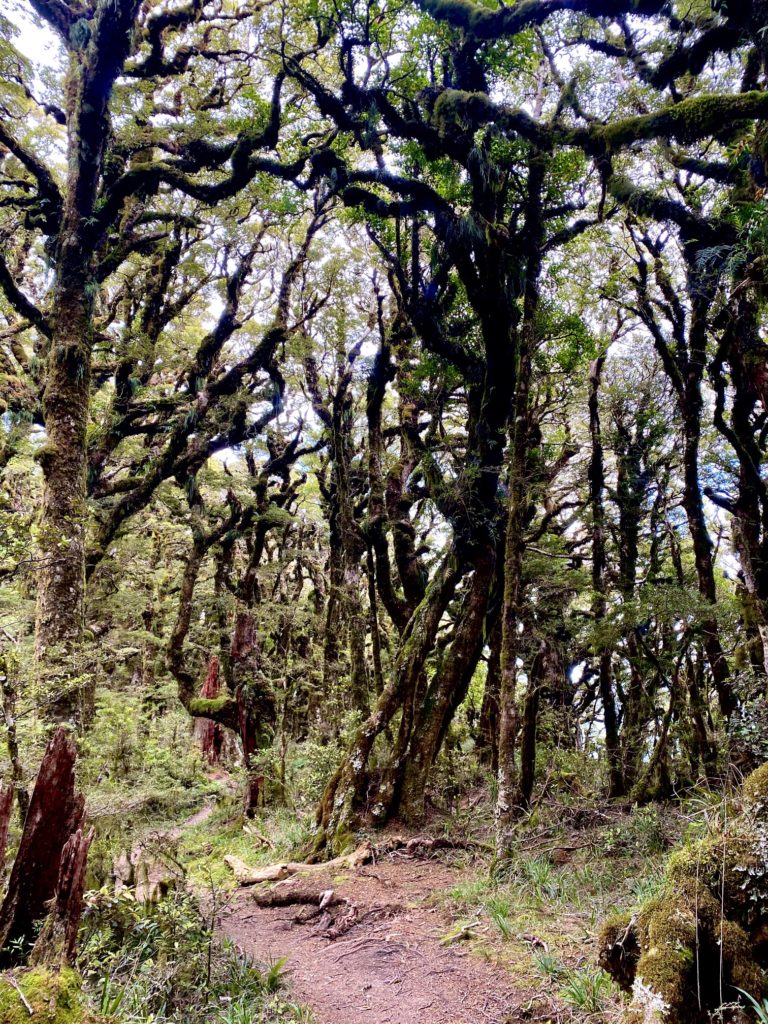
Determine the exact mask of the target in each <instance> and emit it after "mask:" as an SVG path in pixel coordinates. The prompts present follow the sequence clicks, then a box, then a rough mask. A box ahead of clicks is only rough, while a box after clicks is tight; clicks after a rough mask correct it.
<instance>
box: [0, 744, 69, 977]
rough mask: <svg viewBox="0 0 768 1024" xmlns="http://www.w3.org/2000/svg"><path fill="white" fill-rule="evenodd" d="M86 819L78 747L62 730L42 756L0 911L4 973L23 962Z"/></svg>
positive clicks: (0, 958)
mask: <svg viewBox="0 0 768 1024" xmlns="http://www.w3.org/2000/svg"><path fill="white" fill-rule="evenodd" d="M84 817H85V799H84V797H83V796H82V794H79V793H76V792H75V745H74V743H73V741H72V738H71V736H70V735H69V734H68V732H67V731H66V730H65V729H63V728H59V729H57V730H56V732H55V733H54V734H53V736H52V738H51V740H50V742H49V744H48V746H47V748H46V751H45V754H44V755H43V760H42V763H41V765H40V771H39V772H38V776H37V781H36V782H35V788H34V790H33V792H32V799H31V800H30V804H29V811H28V813H27V818H26V821H25V823H24V831H23V833H22V836H21V842H20V843H19V849H18V852H17V854H16V860H15V861H14V864H13V869H12V871H11V877H10V880H9V882H8V892H7V893H6V896H5V899H4V900H3V904H2V907H0V968H3V967H8V966H9V965H11V964H12V963H14V962H16V961H18V960H19V959H21V958H22V957H23V955H24V953H25V946H26V944H27V943H30V942H31V941H32V938H33V936H34V932H35V926H36V925H37V923H38V922H39V921H41V920H42V919H43V918H44V917H45V916H46V914H47V910H48V906H47V905H48V903H49V902H50V901H51V900H52V899H53V897H54V895H55V893H56V889H57V883H58V881H59V868H60V865H61V862H62V851H63V850H64V847H65V845H66V843H67V841H68V840H69V838H70V837H71V836H72V834H73V833H75V832H76V831H77V830H78V829H79V828H81V827H82V824H83V820H84Z"/></svg>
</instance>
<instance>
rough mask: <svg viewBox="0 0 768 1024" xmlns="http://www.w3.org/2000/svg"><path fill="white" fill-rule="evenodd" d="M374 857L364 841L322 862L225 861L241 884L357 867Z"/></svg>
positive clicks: (276, 880)
mask: <svg viewBox="0 0 768 1024" xmlns="http://www.w3.org/2000/svg"><path fill="white" fill-rule="evenodd" d="M373 857H374V850H373V847H372V846H371V844H370V843H367V842H366V843H363V844H362V845H361V846H358V848H357V849H356V850H355V851H354V852H353V853H350V854H347V855H345V856H343V857H335V858H334V859H333V860H328V861H325V862H324V863H321V864H305V863H303V862H301V861H286V862H284V863H282V864H268V865H267V866H266V867H263V868H252V867H249V866H248V865H247V864H246V863H245V861H243V860H241V859H240V858H239V857H233V856H226V857H225V858H224V863H225V864H226V865H227V867H229V868H231V870H232V872H233V874H234V876H235V878H236V879H237V881H238V882H239V883H240V885H257V884H258V883H259V882H281V881H283V880H284V879H286V878H290V876H291V875H297V874H312V873H317V872H320V871H326V870H328V868H330V869H334V868H357V867H360V865H361V864H367V863H368V862H369V861H370V860H372V859H373Z"/></svg>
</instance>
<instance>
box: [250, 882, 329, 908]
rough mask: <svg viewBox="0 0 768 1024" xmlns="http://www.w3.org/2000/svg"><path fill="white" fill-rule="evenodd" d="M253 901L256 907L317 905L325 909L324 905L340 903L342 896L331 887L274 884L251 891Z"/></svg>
mask: <svg viewBox="0 0 768 1024" xmlns="http://www.w3.org/2000/svg"><path fill="white" fill-rule="evenodd" d="M253 902H254V903H255V904H256V906H257V907H294V906H313V905H314V906H317V907H318V908H319V909H322V910H325V908H326V907H332V906H335V905H336V904H337V903H341V902H343V901H342V898H341V896H338V895H337V894H336V893H335V892H334V891H333V889H318V888H317V887H316V886H312V887H311V888H307V887H304V888H296V887H295V886H291V887H290V888H287V887H285V886H276V887H275V888H274V889H256V890H254V892H253Z"/></svg>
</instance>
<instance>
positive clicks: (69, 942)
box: [30, 828, 96, 965]
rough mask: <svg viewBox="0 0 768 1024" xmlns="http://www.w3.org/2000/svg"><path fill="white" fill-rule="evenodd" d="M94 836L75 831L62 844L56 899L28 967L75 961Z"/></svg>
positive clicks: (90, 832) (91, 833)
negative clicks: (89, 853)
mask: <svg viewBox="0 0 768 1024" xmlns="http://www.w3.org/2000/svg"><path fill="white" fill-rule="evenodd" d="M95 834H96V833H95V831H94V830H93V829H91V830H90V831H89V832H88V833H87V834H86V835H84V834H83V830H82V829H80V828H79V829H78V830H77V832H74V833H73V834H72V835H71V836H70V837H69V839H68V840H67V842H66V843H65V844H64V849H63V851H62V854H61V867H60V869H59V881H58V884H57V886H56V895H55V896H54V898H53V904H52V906H51V909H50V911H49V913H48V917H47V918H46V920H45V924H44V925H43V928H42V931H41V932H40V934H39V935H38V937H37V941H36V942H35V946H34V949H33V950H32V955H31V957H30V963H32V964H62V965H63V964H70V963H72V962H73V960H74V958H75V946H76V944H77V929H78V928H79V926H80V914H81V912H82V909H83V889H84V888H85V866H86V863H87V861H88V850H89V849H90V846H91V843H92V842H93V837H94V835H95Z"/></svg>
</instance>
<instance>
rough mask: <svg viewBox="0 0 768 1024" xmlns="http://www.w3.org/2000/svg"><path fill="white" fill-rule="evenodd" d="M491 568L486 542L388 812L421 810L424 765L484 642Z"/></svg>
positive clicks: (417, 813) (416, 815) (408, 815)
mask: <svg viewBox="0 0 768 1024" xmlns="http://www.w3.org/2000/svg"><path fill="white" fill-rule="evenodd" d="M495 571H496V552H495V550H494V548H493V547H490V546H489V547H488V548H486V549H485V550H484V551H481V552H479V553H478V555H477V557H476V561H475V570H474V573H473V575H472V578H471V580H470V582H469V585H468V587H467V593H466V596H465V598H464V603H463V607H462V609H461V613H460V617H459V621H458V622H457V624H456V627H455V629H454V635H453V641H452V643H451V645H450V648H449V651H448V653H447V655H446V659H445V664H444V666H443V667H442V670H441V671H437V672H436V673H435V675H434V677H433V679H432V680H431V681H430V683H429V686H428V687H427V691H426V693H425V695H424V698H423V700H422V701H421V704H420V707H419V708H418V717H417V721H416V723H415V728H414V730H413V735H412V738H411V742H410V745H409V748H408V755H407V757H406V759H405V763H404V764H403V765H402V772H403V776H402V783H401V785H400V786H399V787H397V786H396V787H395V796H394V801H393V804H392V807H391V813H394V814H397V813H398V812H399V813H400V814H401V815H402V816H403V818H404V819H405V820H406V821H410V822H418V821H420V820H421V819H422V818H423V816H424V792H425V789H426V785H427V780H428V778H429V772H430V769H431V768H432V765H433V764H434V762H435V759H436V757H437V755H438V753H439V751H440V747H441V746H442V742H443V739H444V737H445V733H446V730H447V729H448V726H449V725H450V723H451V720H452V719H453V716H454V715H455V713H456V711H457V709H458V707H459V705H460V704H461V702H462V701H463V699H464V697H465V696H466V694H467V690H468V688H469V684H470V681H471V679H472V674H473V673H474V670H475V668H476V666H477V663H478V661H479V659H480V654H481V652H482V648H483V643H484V642H485V637H484V631H483V622H484V620H485V616H486V612H487V610H488V603H489V600H490V597H491V591H492V587H493V578H494V573H495ZM397 769H398V770H399V769H400V766H397Z"/></svg>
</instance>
